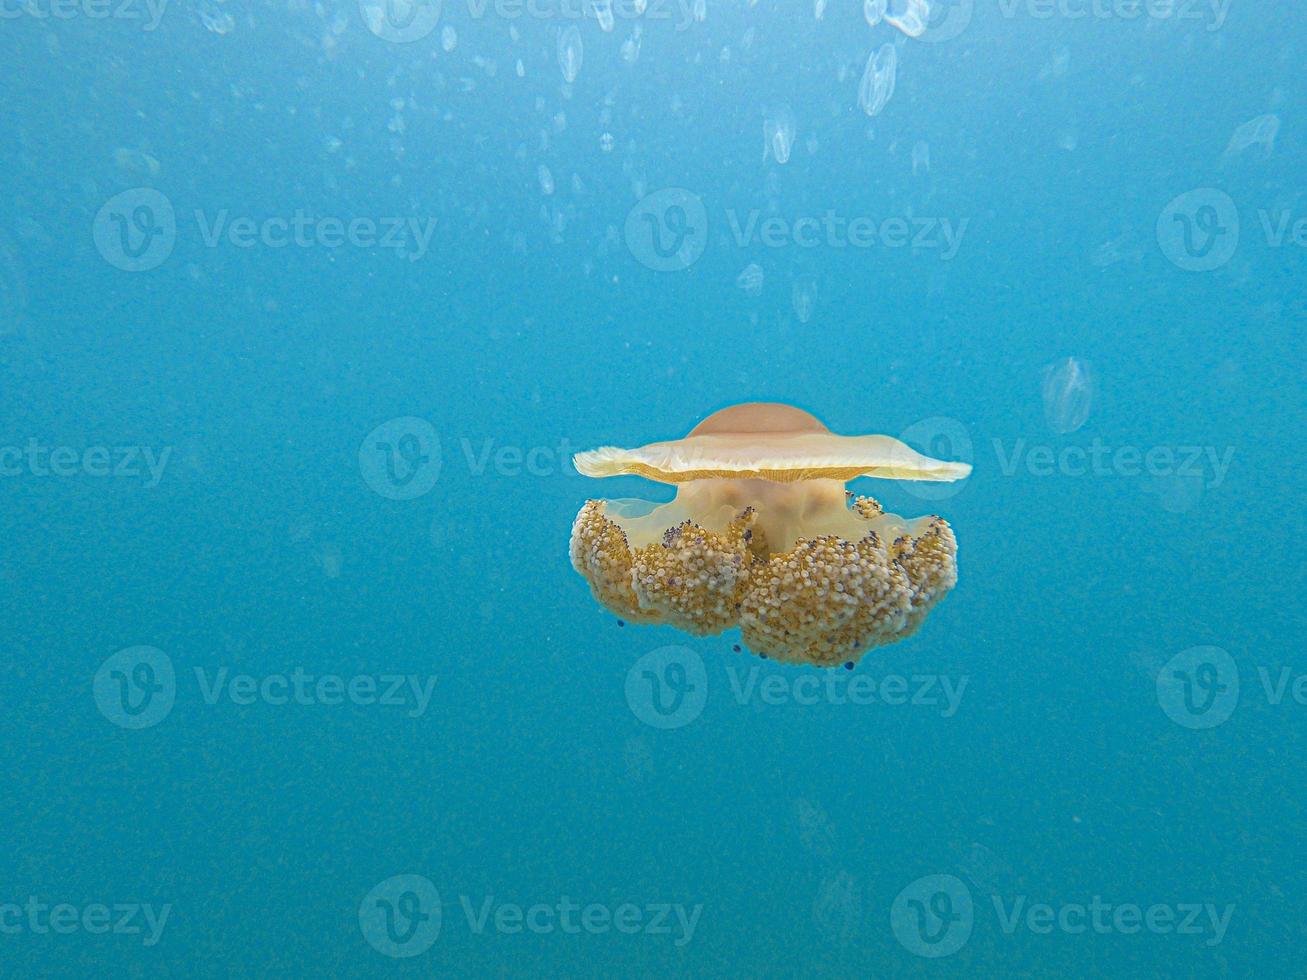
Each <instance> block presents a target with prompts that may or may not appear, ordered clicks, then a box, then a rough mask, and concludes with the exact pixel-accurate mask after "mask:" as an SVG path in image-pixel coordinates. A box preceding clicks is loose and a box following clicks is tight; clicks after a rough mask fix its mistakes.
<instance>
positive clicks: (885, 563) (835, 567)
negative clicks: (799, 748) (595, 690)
mask: <svg viewBox="0 0 1307 980" xmlns="http://www.w3.org/2000/svg"><path fill="white" fill-rule="evenodd" d="M851 507H852V510H853V511H854V512H855V513H857V514H858V515H859V516H861V517H864V518H866V519H867V520H868V522H869V523H868V532H867V534H866V536H864V537H863V538H862V539H861V540H859V541H849V540H846V539H843V538H839V537H834V536H825V537H818V538H813V539H800V540H799V541H798V542H797V543H796V544H795V546H794V547H793V548H792V549H790V550H789V551H786V552H783V553H777V554H772V553H769V551H768V550H767V547H766V542H765V541H763V540H762V535H761V534H760V533H758V532H757V530H756V529H755V527H754V525H755V523H756V518H757V515H756V513H755V512H754V510H753V509H752V508H748V509H746V510H744V511H742V512H741V513H740V514H739V516H738V517H736V519H735V520H733V521H732V522H731V523H730V524H729V525H727V527H726V528H725V529H724V530H722V531H717V532H714V531H708V530H706V529H704V528H702V527H699V526H698V525H696V524H694V523H692V522H690V521H686V522H685V523H683V524H680V525H677V526H676V527H673V528H670V529H668V531H667V533H666V534H665V535H664V537H663V540H662V541H661V542H659V543H654V544H649V545H646V546H644V547H641V548H637V549H634V550H632V549H631V548H630V547H629V545H628V543H627V538H626V535H625V533H624V532H623V531H622V529H621V528H620V527H619V526H618V525H617V524H616V523H615V522H613V521H612V520H610V519H609V518H608V517H606V516H605V515H604V504H603V501H598V500H591V501H589V502H587V503H586V505H585V506H584V507H583V508H582V510H581V513H580V514H579V515H577V518H576V523H575V524H574V525H573V528H572V544H571V557H572V565H573V566H574V567H575V568H576V570H577V571H578V572H580V573H581V575H582V576H584V577H585V579H586V581H587V582H589V583H590V588H591V590H592V591H593V592H594V595H595V598H596V599H598V600H599V601H600V602H601V603H603V604H604V605H605V606H606V607H608V608H609V609H611V610H612V611H613V612H614V613H616V614H617V615H619V616H623V617H625V618H627V619H630V620H631V621H633V622H643V623H667V624H669V625H672V626H676V627H678V628H680V629H683V630H685V631H686V632H689V633H694V634H698V635H706V634H715V633H720V632H722V631H723V630H725V629H728V628H730V627H732V626H737V625H738V626H739V627H740V629H741V631H742V634H743V638H744V642H745V643H746V644H747V645H748V646H749V647H750V649H752V650H754V651H755V652H757V653H760V654H764V655H766V656H768V657H772V658H774V659H777V660H784V661H791V662H796V663H811V664H817V665H819V666H824V667H832V666H836V665H839V664H843V663H846V662H848V661H851V660H857V659H858V658H859V657H860V656H861V655H862V654H863V653H865V652H866V651H867V650H869V649H871V648H872V647H876V646H880V645H882V644H885V643H892V642H894V641H895V640H899V639H902V638H903V637H905V636H908V635H910V634H911V633H913V632H914V631H915V630H916V629H917V627H918V626H920V624H921V622H922V620H924V619H925V616H926V614H927V612H929V610H930V608H931V607H932V606H933V605H934V604H935V603H936V602H938V601H939V599H940V598H941V597H942V596H943V595H944V594H945V593H946V592H947V591H948V590H949V589H951V588H952V587H953V585H954V584H955V583H956V582H957V560H956V559H957V541H956V540H955V539H954V537H953V531H952V529H951V528H950V527H949V525H948V523H947V522H946V521H944V520H943V519H942V518H939V517H934V518H932V519H931V520H930V522H929V524H928V525H927V527H926V529H925V530H924V531H923V532H922V533H919V534H917V535H916V536H909V535H904V536H902V537H900V538H898V539H896V540H894V541H892V542H885V541H882V540H881V538H880V536H879V535H877V534H876V532H875V531H874V530H873V529H872V525H871V523H870V522H871V521H873V520H874V519H875V518H877V517H879V516H880V515H881V508H880V505H879V504H878V503H877V502H876V501H875V500H873V499H872V498H870V497H859V498H856V499H855V500H853V501H852V505H851Z"/></svg>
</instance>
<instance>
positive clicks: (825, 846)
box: [794, 798, 835, 858]
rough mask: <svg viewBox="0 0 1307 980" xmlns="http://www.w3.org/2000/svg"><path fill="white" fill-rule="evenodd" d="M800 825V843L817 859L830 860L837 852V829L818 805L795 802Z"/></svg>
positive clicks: (802, 801) (808, 801)
mask: <svg viewBox="0 0 1307 980" xmlns="http://www.w3.org/2000/svg"><path fill="white" fill-rule="evenodd" d="M794 810H795V815H796V817H797V818H798V824H799V827H798V829H799V843H800V844H802V845H803V847H804V850H806V851H808V852H809V853H810V854H815V855H816V856H817V857H822V858H828V857H830V856H831V855H832V854H833V853H834V852H835V828H834V827H832V826H831V822H830V819H829V818H828V817H827V816H826V811H825V810H823V809H822V808H821V805H820V804H818V803H813V802H811V801H810V800H806V799H803V798H800V799H798V800H796V801H795V802H794Z"/></svg>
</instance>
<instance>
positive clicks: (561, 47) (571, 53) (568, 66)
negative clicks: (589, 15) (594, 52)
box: [558, 25, 585, 84]
mask: <svg viewBox="0 0 1307 980" xmlns="http://www.w3.org/2000/svg"><path fill="white" fill-rule="evenodd" d="M584 54H585V52H584V49H583V46H582V44H581V32H580V31H578V30H577V29H576V26H575V25H572V26H570V27H568V28H567V29H566V30H565V31H563V33H562V34H561V35H559V38H558V67H559V68H561V69H562V72H563V80H564V81H566V82H568V83H569V84H570V83H571V82H574V81H576V76H577V73H578V72H580V71H581V60H582V58H583V56H584Z"/></svg>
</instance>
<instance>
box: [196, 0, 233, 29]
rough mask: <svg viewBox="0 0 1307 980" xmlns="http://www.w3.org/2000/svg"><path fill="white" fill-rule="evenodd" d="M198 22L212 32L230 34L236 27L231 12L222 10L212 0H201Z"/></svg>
mask: <svg viewBox="0 0 1307 980" xmlns="http://www.w3.org/2000/svg"><path fill="white" fill-rule="evenodd" d="M200 22H201V23H202V24H204V27H205V29H206V30H208V31H211V32H212V33H214V34H230V33H231V32H232V30H233V29H234V28H235V27H236V21H235V20H233V19H232V16H231V14H229V13H227V11H225V10H223V9H222V8H221V7H220V6H218V4H217V3H215V2H214V0H201V2H200Z"/></svg>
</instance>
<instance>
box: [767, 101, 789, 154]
mask: <svg viewBox="0 0 1307 980" xmlns="http://www.w3.org/2000/svg"><path fill="white" fill-rule="evenodd" d="M794 128H795V127H794V113H792V112H790V107H789V106H787V105H782V106H777V107H776V109H775V110H773V111H771V112H769V113H768V114H767V116H766V118H765V119H764V120H763V123H762V137H763V153H762V156H763V159H764V160H765V159H767V155H768V154H769V153H770V154H771V156H773V157H774V158H775V159H776V162H777V163H786V162H788V161H789V159H790V151H791V149H793V147H794Z"/></svg>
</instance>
